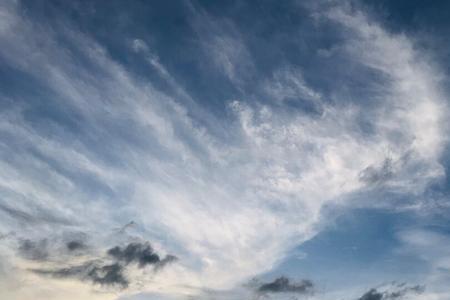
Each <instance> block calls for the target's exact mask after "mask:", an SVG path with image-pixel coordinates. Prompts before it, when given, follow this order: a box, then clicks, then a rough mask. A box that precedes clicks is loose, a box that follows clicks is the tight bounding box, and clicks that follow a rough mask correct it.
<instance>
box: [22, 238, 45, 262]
mask: <svg viewBox="0 0 450 300" xmlns="http://www.w3.org/2000/svg"><path fill="white" fill-rule="evenodd" d="M19 253H20V255H21V256H22V257H24V258H26V259H29V260H37V261H44V260H47V259H48V257H49V251H48V241H47V240H45V239H44V240H40V241H31V240H28V239H25V240H21V241H19Z"/></svg>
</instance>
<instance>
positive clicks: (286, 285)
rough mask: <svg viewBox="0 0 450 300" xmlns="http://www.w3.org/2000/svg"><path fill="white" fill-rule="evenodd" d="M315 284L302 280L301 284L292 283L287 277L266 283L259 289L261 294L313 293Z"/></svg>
mask: <svg viewBox="0 0 450 300" xmlns="http://www.w3.org/2000/svg"><path fill="white" fill-rule="evenodd" d="M313 289H314V284H313V283H312V281H310V280H301V281H299V282H291V280H290V279H289V278H287V277H284V276H281V277H279V278H276V279H275V280H274V281H272V282H269V283H264V284H262V285H260V286H259V287H258V292H259V293H298V294H306V293H311V292H312V291H313Z"/></svg>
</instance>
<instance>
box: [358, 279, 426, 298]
mask: <svg viewBox="0 0 450 300" xmlns="http://www.w3.org/2000/svg"><path fill="white" fill-rule="evenodd" d="M424 290H425V287H424V286H422V285H415V286H406V284H405V283H401V284H397V285H395V286H394V289H393V290H390V291H379V290H378V289H375V288H372V289H370V290H369V291H368V292H366V293H365V294H364V295H362V296H361V297H360V298H358V300H395V299H402V298H403V297H404V296H406V295H409V294H420V293H422V292H423V291H424Z"/></svg>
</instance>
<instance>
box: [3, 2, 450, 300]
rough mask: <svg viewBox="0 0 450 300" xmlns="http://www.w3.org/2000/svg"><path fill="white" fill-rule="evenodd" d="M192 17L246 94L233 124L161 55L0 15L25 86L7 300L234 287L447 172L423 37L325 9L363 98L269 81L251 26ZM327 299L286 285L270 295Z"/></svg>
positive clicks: (204, 43) (209, 58)
mask: <svg viewBox="0 0 450 300" xmlns="http://www.w3.org/2000/svg"><path fill="white" fill-rule="evenodd" d="M188 6H189V16H190V17H191V19H190V21H191V23H188V24H187V25H186V24H185V26H187V27H189V26H190V27H192V28H193V31H194V32H195V34H196V35H195V37H196V38H195V39H194V38H192V40H189V43H195V41H196V42H197V43H196V45H198V46H199V47H200V50H201V52H200V53H207V54H208V55H206V56H205V58H202V62H201V66H199V67H196V69H197V68H198V69H200V70H203V69H207V70H208V72H211V73H213V72H219V73H223V74H222V75H224V76H222V77H220V79H221V80H226V81H227V85H226V86H232V88H231V87H230V89H231V90H233V91H234V92H233V94H231V96H233V97H231V96H230V97H229V98H226V99H225V100H223V102H225V103H226V104H225V105H224V108H223V111H221V113H220V116H217V114H214V113H212V112H209V111H208V109H209V107H208V105H207V104H205V103H204V102H201V101H200V100H199V99H196V96H198V97H200V95H201V93H200V92H199V93H195V92H193V91H192V89H190V88H189V82H190V81H189V78H184V79H180V77H179V76H177V74H176V73H175V72H173V73H172V70H173V68H174V67H173V66H171V65H170V64H168V65H167V66H166V65H164V63H163V60H162V59H161V60H160V59H159V58H158V56H157V55H156V54H157V53H158V49H157V48H158V47H157V46H155V45H154V44H152V42H151V41H147V42H145V41H144V39H138V38H136V37H129V36H127V37H126V38H124V40H123V41H122V42H123V44H124V45H125V44H126V45H127V46H124V48H126V47H130V42H129V41H130V40H131V41H133V42H132V43H131V49H129V51H128V50H123V49H122V50H121V51H128V52H126V53H125V54H122V55H121V54H118V53H116V52H115V51H114V50H111V49H110V48H109V47H108V46H106V45H103V43H106V42H105V41H103V42H102V40H101V36H102V35H100V37H96V36H95V35H94V34H90V33H88V32H86V31H85V30H80V28H79V27H77V26H74V24H73V20H65V19H64V18H56V17H55V18H56V19H57V24H58V26H52V24H51V23H46V22H44V21H43V20H42V19H40V18H38V17H35V16H33V15H32V14H31V13H30V10H27V9H25V7H26V6H25V4H23V3H21V2H19V1H3V2H2V3H1V4H0V16H1V18H0V19H1V21H0V44H1V45H2V47H0V59H1V64H2V65H5V66H6V68H8V70H10V72H11V73H12V74H14V75H15V76H16V77H17V81H20V83H21V85H23V86H25V87H26V88H24V89H23V90H20V91H7V90H6V89H5V91H0V101H1V103H2V109H1V110H0V229H1V230H2V233H11V237H9V238H8V239H7V242H6V243H5V245H2V248H1V249H0V251H1V252H0V260H1V261H6V262H7V266H6V267H5V266H3V263H2V265H1V266H0V267H1V268H2V269H3V268H10V269H14V270H18V271H17V273H15V274H14V275H13V276H10V275H9V274H3V273H0V276H2V277H1V278H0V281H1V282H2V283H1V284H0V298H5V299H17V300H19V299H26V298H27V297H29V296H30V289H31V286H37V287H33V288H35V289H37V292H36V293H34V294H35V298H34V299H36V300H39V299H61V295H64V294H71V292H70V291H72V290H76V291H77V293H79V294H80V295H83V296H86V295H93V296H92V297H97V298H99V299H101V298H105V299H114V297H115V296H114V295H115V294H114V293H121V295H122V294H123V295H129V294H131V293H138V292H149V293H154V292H158V293H162V294H164V295H165V296H167V297H171V296H173V295H175V296H174V297H181V296H189V295H190V296H194V297H195V296H196V295H199V294H201V292H202V291H204V290H205V289H211V290H218V291H224V290H229V289H233V288H236V287H237V286H239V285H240V284H242V283H243V282H245V281H246V280H248V279H249V278H251V277H253V276H257V275H259V274H262V273H264V272H267V271H270V270H272V269H273V268H274V267H275V266H277V265H278V264H279V263H280V262H281V261H282V260H283V259H284V258H285V257H286V255H287V253H288V252H289V251H290V250H291V249H292V248H293V247H295V246H298V245H300V244H302V243H304V242H305V241H308V240H309V239H311V238H312V237H314V236H315V235H316V234H317V233H318V232H319V230H320V229H321V228H322V226H323V225H324V224H326V220H324V219H323V214H322V213H323V210H324V208H327V207H333V206H339V207H346V206H351V205H353V204H354V203H357V205H358V206H363V207H385V208H392V207H395V209H398V210H403V209H407V208H410V207H414V205H417V204H420V203H421V201H426V200H423V198H422V195H423V193H424V191H425V190H426V189H427V188H428V187H429V185H430V184H432V183H434V182H435V181H436V180H439V179H441V178H442V177H443V176H444V175H445V172H444V167H443V166H442V164H441V160H440V159H441V156H442V153H443V151H444V147H445V145H446V142H447V140H446V137H445V133H446V128H447V125H446V123H445V122H446V120H445V117H446V116H447V107H446V103H445V102H444V97H443V94H442V92H441V88H440V83H441V77H440V76H441V75H440V71H439V70H437V68H436V67H434V65H433V64H432V63H431V62H429V61H428V60H427V58H426V57H425V56H424V55H423V53H422V52H421V51H420V50H417V49H416V48H415V47H414V44H413V42H412V41H411V40H410V39H409V38H408V37H406V36H404V35H397V34H392V33H390V32H388V31H386V30H385V29H384V28H383V27H382V26H380V25H379V24H377V23H376V22H374V21H373V20H372V19H371V18H370V16H368V15H366V14H364V13H363V12H361V11H359V10H357V9H356V10H353V9H351V7H350V6H347V5H346V4H342V5H339V4H334V3H332V4H329V3H325V4H323V7H322V6H321V5H319V7H320V9H318V8H314V5H310V7H309V6H308V8H307V9H308V15H309V17H308V20H309V22H312V23H313V24H316V25H317V26H319V25H320V24H322V26H325V25H326V26H331V27H333V28H334V30H336V31H337V32H338V33H339V37H340V40H339V42H338V43H337V44H338V45H337V46H336V47H335V48H333V49H332V51H331V50H330V53H329V57H331V58H332V59H331V60H330V61H331V62H329V64H330V65H326V66H327V69H330V70H332V69H333V67H335V68H336V69H342V66H340V65H339V63H340V62H342V61H343V62H344V63H345V64H347V65H348V66H351V68H352V69H354V70H359V71H360V72H361V74H363V75H367V76H368V78H367V82H364V84H363V85H364V86H365V87H366V89H365V90H364V93H363V96H361V94H362V93H361V91H359V90H358V87H354V88H353V86H352V84H351V83H353V82H355V81H357V80H360V77H361V76H362V75H361V74H360V73H359V72H355V74H353V73H352V74H337V76H336V80H338V79H339V78H344V79H342V80H343V81H344V82H348V83H349V86H348V87H344V88H343V87H342V86H341V83H336V84H330V86H329V87H328V88H327V89H325V88H323V89H321V88H320V86H316V85H313V84H309V83H308V80H307V79H306V78H307V76H306V75H307V74H306V73H305V72H304V71H303V69H302V67H301V66H300V65H298V66H297V65H292V66H291V65H289V63H287V62H284V61H282V62H280V63H277V64H275V67H273V68H272V69H270V71H266V72H262V71H261V75H260V76H256V75H255V72H256V71H257V68H258V66H257V63H256V61H257V57H256V54H255V53H253V52H252V51H254V49H252V48H251V47H249V46H248V45H246V44H245V43H246V41H245V35H244V34H240V33H239V28H238V27H236V26H233V25H232V24H231V21H228V20H220V21H215V19H214V18H211V17H209V16H208V14H207V13H206V12H205V11H203V10H201V9H200V8H198V7H196V6H195V5H188ZM294 7H296V6H294ZM295 9H301V8H300V7H298V8H297V7H296V8H295ZM302 9H305V8H302ZM86 13H88V12H86ZM123 19H124V20H128V19H129V18H127V17H126V16H124V17H123ZM121 20H122V19H121ZM124 22H125V21H124ZM180 22H181V21H180ZM183 24H184V23H183ZM205 24H207V25H209V26H207V27H205V26H204V25H205ZM319 27H320V26H319ZM299 30H300V29H299ZM196 39H197V40H196ZM122 42H120V43H119V44H120V45H122ZM154 48H155V49H154ZM200 50H199V51H200ZM189 53H190V52H189V51H187V50H186V55H188V54H189ZM327 53H328V52H327ZM163 54H164V53H161V56H162V55H163ZM314 55H315V54H314ZM253 56H255V57H253ZM123 57H125V60H126V61H129V62H130V66H129V67H128V66H127V64H125V63H124V61H121V59H122V58H123ZM134 59H136V60H138V61H139V63H138V64H137V65H139V66H142V65H144V66H145V68H144V69H145V70H143V71H142V70H140V69H139V68H138V67H135V69H134V68H132V67H131V65H132V63H131V62H133V60H134ZM186 60H188V61H187V62H186V61H184V62H183V63H184V64H183V66H190V64H192V63H193V62H192V61H194V62H195V61H197V60H199V58H196V59H192V61H191V60H189V59H186ZM203 60H206V61H205V62H204V61H203ZM208 68H211V70H209V69H208ZM146 75H148V77H147V76H146ZM319 75H320V74H318V75H317V77H320V76H319ZM338 75H339V76H340V77H339V76H338ZM369 75H370V76H369ZM207 77H211V82H212V80H213V79H214V78H215V77H214V76H207ZM213 77H214V78H213ZM208 84H209V82H208V83H206V84H205V85H208ZM224 86H225V84H224ZM202 88H204V89H205V90H206V89H208V88H210V87H207V86H202ZM213 88H217V90H220V88H218V87H216V86H213ZM374 90H375V91H374ZM205 93H206V92H205ZM218 94H219V92H218ZM255 98H261V100H255ZM360 98H363V99H360ZM213 100H214V101H216V99H213ZM213 100H211V101H212V102H213ZM289 105H291V106H289ZM378 192H380V195H383V197H381V196H380V197H379V198H380V199H378V198H377V199H376V201H373V198H370V197H365V195H368V194H369V193H378ZM385 195H387V196H385ZM391 195H396V196H398V195H400V196H398V197H394V196H392V197H390V196H391ZM406 196H408V197H406ZM406 198H407V199H408V200H404V199H406ZM398 199H401V200H398ZM417 202H418V203H417ZM131 219H132V220H136V222H132V223H128V222H129V220H131ZM123 224H127V225H126V226H125V227H124V226H123ZM128 225H133V226H128ZM114 228H121V229H120V230H118V231H114ZM74 232H83V233H85V235H86V236H89V237H90V238H91V240H88V241H86V240H84V239H77V238H73V237H72V236H71V235H73V233H74ZM61 241H62V242H61ZM142 241H150V242H142ZM17 243H19V246H18V247H16V244H17ZM116 245H118V246H116ZM150 245H151V246H150ZM160 253H161V254H160ZM169 253H170V254H169ZM61 263H63V264H62V265H61ZM5 264H6V263H5ZM56 266H60V267H56ZM62 279H64V280H62ZM35 281H37V282H43V284H42V285H35V284H34V282H35ZM22 283H23V284H22ZM86 283H90V284H86ZM18 286H20V288H17V290H16V291H15V292H14V293H13V292H12V290H13V288H11V287H18ZM74 286H75V287H76V288H75V289H74ZM115 287H119V289H118V290H117V289H115ZM312 288H313V284H312V283H311V282H310V281H308V280H305V281H301V282H291V281H290V280H289V279H287V277H279V278H278V279H276V280H275V281H274V282H271V283H267V284H264V285H262V286H260V287H259V289H258V290H259V292H261V293H263V294H265V293H269V294H276V293H283V292H292V293H297V294H300V295H302V294H306V293H309V292H310V291H311V289H312ZM370 293H371V294H370ZM377 293H378V294H380V293H379V292H378V291H377V290H373V291H371V292H369V294H367V295H369V296H366V295H365V296H363V297H366V298H363V297H362V298H361V299H362V300H368V299H376V298H367V297H376V296H377V295H378V294H377ZM71 295H73V296H71V297H73V298H75V299H77V297H81V296H80V295H78V294H76V293H75V294H71ZM380 295H381V297H382V298H380V299H391V298H392V297H393V296H389V297H391V298H386V297H388V296H386V295H388V294H380ZM389 295H391V294H389ZM392 295H393V294H392ZM58 297H59V298H58ZM383 297H385V298H383ZM65 299H69V298H65ZM80 299H81V298H80ZM392 299H394V298H392Z"/></svg>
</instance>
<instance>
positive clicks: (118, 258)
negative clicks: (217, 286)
mask: <svg viewBox="0 0 450 300" xmlns="http://www.w3.org/2000/svg"><path fill="white" fill-rule="evenodd" d="M65 247H66V248H67V250H68V251H69V252H73V251H78V250H83V249H85V248H86V245H85V244H84V243H83V242H82V241H79V240H72V241H69V242H67V243H66V244H65ZM19 251H21V252H22V256H23V257H24V258H27V259H30V260H47V258H48V257H49V255H50V254H49V252H48V251H47V241H46V240H43V241H40V242H32V241H29V240H24V241H23V242H22V244H21V246H20V247H19ZM175 260H177V257H175V256H173V255H167V256H165V257H164V258H163V259H161V257H160V256H159V255H158V254H157V253H156V252H155V251H154V250H153V248H152V246H151V245H150V243H147V242H146V243H130V244H128V245H126V246H123V247H121V246H116V247H113V248H110V249H109V250H108V251H107V252H106V255H105V256H104V257H101V258H98V259H91V260H89V261H87V262H85V263H83V264H81V265H72V266H69V267H64V268H57V269H32V270H31V271H32V272H34V273H36V274H39V275H46V276H52V277H54V278H61V279H64V278H76V279H78V280H81V281H86V282H90V283H93V284H100V285H102V286H115V287H120V288H127V287H128V285H129V283H130V282H129V280H128V279H127V278H126V276H125V274H124V273H125V271H126V269H127V267H128V265H129V264H132V263H135V264H137V266H138V267H139V268H144V267H146V266H153V268H154V271H155V272H156V271H158V270H160V269H161V268H164V267H165V266H166V265H167V264H169V263H172V262H174V261H175Z"/></svg>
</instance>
